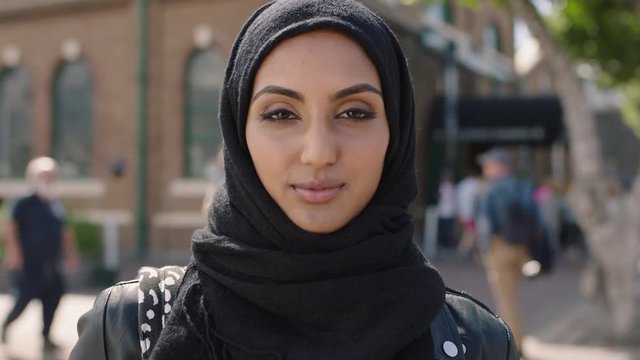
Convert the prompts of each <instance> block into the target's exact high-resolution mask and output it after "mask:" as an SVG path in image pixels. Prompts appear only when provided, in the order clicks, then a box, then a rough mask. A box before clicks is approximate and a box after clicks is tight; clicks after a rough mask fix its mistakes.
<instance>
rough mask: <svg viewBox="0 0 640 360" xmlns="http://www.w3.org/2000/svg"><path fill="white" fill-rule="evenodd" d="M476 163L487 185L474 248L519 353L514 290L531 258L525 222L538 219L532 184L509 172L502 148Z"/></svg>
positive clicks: (517, 289) (519, 326)
mask: <svg viewBox="0 0 640 360" xmlns="http://www.w3.org/2000/svg"><path fill="white" fill-rule="evenodd" d="M479 162H480V165H481V166H482V172H483V175H484V177H485V178H486V180H487V187H486V190H485V191H484V193H483V195H482V197H481V200H480V206H479V211H478V240H477V241H478V247H479V249H480V250H481V252H482V253H483V262H484V265H485V268H486V271H487V277H488V280H489V284H490V286H491V291H492V294H493V297H494V299H495V302H496V307H497V310H498V314H499V315H501V316H502V318H503V319H504V320H505V321H506V322H507V324H509V326H510V327H511V329H512V330H513V334H514V336H515V339H516V343H517V344H518V347H519V348H520V349H522V338H523V336H524V334H523V327H522V321H521V315H520V305H519V302H520V299H519V292H520V287H521V284H522V280H523V278H524V276H523V273H522V267H523V265H524V264H525V263H526V262H527V261H528V260H529V258H530V256H529V249H528V244H527V240H526V237H527V236H529V235H530V234H531V232H532V231H533V230H531V229H530V226H531V224H528V223H527V222H526V221H527V220H526V219H528V218H535V221H536V222H538V221H539V214H538V210H537V207H536V203H535V200H534V197H533V186H532V185H531V184H530V183H529V182H528V181H525V180H522V179H519V178H517V177H516V176H514V175H513V174H512V172H511V169H512V165H513V160H512V157H511V154H509V152H508V151H507V150H506V149H503V148H493V149H491V150H489V151H488V152H486V153H484V154H482V155H481V156H480V158H479ZM529 214H532V215H533V216H529V217H528V216H527V215H529ZM518 236H520V237H522V238H518Z"/></svg>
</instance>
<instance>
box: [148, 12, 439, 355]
mask: <svg viewBox="0 0 640 360" xmlns="http://www.w3.org/2000/svg"><path fill="white" fill-rule="evenodd" d="M315 29H333V30H337V31H340V32H342V33H343V34H345V35H347V36H349V37H350V38H352V39H354V40H355V41H356V42H357V43H359V44H360V45H361V47H362V48H363V49H364V51H365V52H366V53H367V55H368V56H369V58H370V59H371V61H372V62H373V64H374V65H375V66H376V68H377V70H378V74H379V76H380V80H381V83H382V91H383V96H384V102H385V108H386V112H387V119H388V122H389V129H390V141H389V147H388V150H387V154H386V158H385V164H384V169H383V174H382V178H381V181H380V184H379V186H378V189H377V191H376V193H375V195H374V197H373V199H372V200H371V201H370V203H369V204H368V206H367V207H366V208H365V209H364V210H363V211H362V213H361V214H359V215H358V216H357V217H356V218H354V219H353V220H352V221H351V222H350V223H348V224H347V225H346V226H345V227H344V228H342V229H340V230H338V231H336V232H334V233H331V234H314V233H309V232H307V231H304V230H302V229H300V228H299V227H298V226H296V225H295V224H294V223H293V222H292V221H291V220H290V219H289V218H288V217H287V216H286V215H285V214H284V212H283V211H282V210H281V209H280V208H279V207H278V206H277V204H276V203H275V202H274V201H273V200H272V199H271V197H270V196H269V194H268V193H267V191H266V190H265V188H264V187H263V185H262V184H261V182H260V180H259V178H258V176H257V174H256V171H255V168H254V166H253V162H252V160H251V157H250V154H249V150H248V147H247V142H246V137H245V126H246V118H247V114H248V109H249V103H250V99H251V97H252V90H253V80H254V78H255V75H256V73H257V70H258V68H259V66H260V64H261V62H262V61H263V60H264V58H265V57H266V56H267V54H269V52H270V51H272V50H273V49H274V48H275V47H276V46H277V45H278V44H279V43H281V42H282V41H284V40H285V39H288V38H291V37H294V36H296V35H299V34H302V33H305V32H309V31H313V30H315ZM220 125H221V128H222V133H223V138H224V143H225V149H224V150H225V152H224V155H225V172H226V184H225V185H224V186H223V187H222V188H221V189H220V190H219V191H218V193H217V194H216V197H215V199H214V202H213V205H212V206H211V208H210V213H209V226H208V227H206V228H205V229H202V230H199V231H196V233H195V234H194V236H193V240H192V250H193V257H194V264H195V269H196V270H195V271H192V275H191V276H192V278H193V277H197V278H198V281H193V280H189V281H191V282H189V281H187V283H189V284H195V285H193V286H189V285H188V289H187V290H186V291H182V296H181V298H179V299H178V301H182V303H183V307H184V308H186V309H182V311H186V312H187V313H188V312H189V311H191V315H190V316H188V314H187V315H185V314H183V313H180V311H178V312H179V313H180V314H178V315H176V316H175V317H174V318H173V322H174V323H176V322H178V320H176V319H182V320H184V321H186V320H185V319H187V320H188V319H192V318H194V317H198V318H199V319H198V320H199V321H200V323H203V324H204V325H203V326H204V327H206V334H205V335H203V332H202V331H200V332H199V334H195V335H198V337H199V338H200V339H201V340H202V341H205V342H207V343H208V345H207V346H208V349H209V350H208V351H210V352H212V353H213V354H211V355H209V356H210V357H216V356H222V358H229V359H262V358H265V359H270V358H274V359H277V358H282V359H305V360H313V359H323V360H324V359H349V360H354V359H367V360H372V359H414V358H415V359H421V360H422V359H431V358H432V357H433V349H432V344H431V336H430V332H429V326H430V323H431V320H432V319H433V318H434V317H435V315H436V314H437V312H438V311H439V310H440V308H441V306H442V304H443V303H444V285H443V282H442V279H441V278H440V276H439V275H438V273H437V272H436V271H435V270H434V269H432V268H431V267H430V266H429V265H428V264H427V262H426V260H425V259H424V258H423V256H422V254H421V253H420V252H419V251H418V249H417V248H416V247H415V245H414V244H413V242H412V236H413V226H412V223H411V218H410V216H409V214H408V206H409V204H410V202H411V201H413V199H414V198H415V196H416V192H417V184H416V176H415V164H414V161H415V130H414V103H413V89H412V85H411V81H410V76H409V72H408V69H407V64H406V60H405V58H404V54H403V53H402V50H401V49H400V45H399V44H398V41H397V40H396V38H395V37H394V35H393V34H392V32H391V31H390V30H389V28H388V27H387V25H386V24H385V23H384V22H383V21H382V20H381V19H380V18H379V17H378V16H376V15H375V14H373V13H372V12H371V11H370V10H368V9H367V8H366V7H364V6H363V5H362V4H360V3H358V2H356V1H352V0H278V1H274V2H271V3H269V4H267V5H265V6H263V7H262V8H261V9H259V10H258V11H256V13H255V14H254V15H253V16H252V17H251V18H250V19H249V20H248V21H247V23H246V24H245V25H244V27H243V29H242V30H241V32H240V34H239V37H238V38H237V40H236V42H235V45H234V48H233V52H232V53H231V58H230V60H229V65H228V67H227V71H226V76H225V82H224V87H223V89H222V94H221V99H220ZM188 293H190V294H192V297H194V296H195V297H198V296H199V297H200V299H201V300H200V301H194V300H193V298H189V295H188ZM185 294H187V295H185ZM189 304H191V305H189ZM190 306H191V307H194V306H200V307H201V308H200V309H199V312H194V311H193V309H191V310H189V307H190ZM174 312H175V310H174ZM194 314H199V315H194ZM196 322H197V321H196ZM189 323H190V324H192V323H194V321H192V320H189ZM175 331H176V332H179V329H177V328H175ZM165 332H166V331H165ZM163 333H164V332H163ZM160 342H161V343H163V344H162V345H161V346H159V349H157V350H158V352H159V353H160V352H163V351H164V352H166V353H167V354H168V353H169V352H168V351H169V349H172V350H173V351H174V352H175V351H178V350H176V349H179V347H178V346H167V345H170V344H169V338H168V337H166V336H165V339H164V341H163V339H162V338H161V341H160ZM159 344H160V343H159ZM163 349H164V350H163ZM154 353H155V351H154ZM182 355H184V353H183V354H182ZM154 356H155V354H154ZM152 358H158V359H159V358H162V356H156V357H152Z"/></svg>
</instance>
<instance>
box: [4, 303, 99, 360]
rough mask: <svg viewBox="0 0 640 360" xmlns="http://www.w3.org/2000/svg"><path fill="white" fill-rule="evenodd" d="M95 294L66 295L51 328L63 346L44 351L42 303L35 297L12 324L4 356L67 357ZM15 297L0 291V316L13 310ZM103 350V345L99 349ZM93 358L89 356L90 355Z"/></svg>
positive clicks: (15, 359) (26, 359)
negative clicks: (55, 349) (0, 293)
mask: <svg viewBox="0 0 640 360" xmlns="http://www.w3.org/2000/svg"><path fill="white" fill-rule="evenodd" d="M94 298H95V294H89V295H80V294H67V295H65V296H64V297H63V298H62V301H61V302H60V307H58V310H57V312H56V315H55V316H56V317H55V319H54V321H53V325H52V328H51V339H52V340H53V341H54V342H55V343H56V344H58V345H60V349H59V350H58V351H55V352H44V351H43V347H42V336H41V331H42V306H41V305H40V302H38V301H32V302H31V303H30V304H29V306H28V307H27V308H26V309H25V312H24V313H23V314H22V315H21V316H20V317H19V318H18V319H17V320H16V321H15V322H14V323H13V324H11V326H10V327H9V330H8V331H7V338H8V341H7V344H5V345H2V346H0V359H1V360H40V359H42V360H63V359H64V360H66V359H68V358H69V353H70V352H71V348H72V347H73V345H74V344H75V343H76V341H77V339H78V334H77V331H76V324H77V322H78V318H79V317H80V316H81V315H82V314H83V313H84V312H86V311H87V310H89V309H90V308H91V306H92V305H93V300H94ZM12 305H13V299H12V298H11V297H10V296H8V295H5V294H2V295H0V319H4V318H5V316H6V315H7V313H8V312H9V311H10V310H11V306H12ZM96 351H99V349H96ZM87 360H89V359H87Z"/></svg>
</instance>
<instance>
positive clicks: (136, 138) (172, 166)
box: [0, 0, 516, 252]
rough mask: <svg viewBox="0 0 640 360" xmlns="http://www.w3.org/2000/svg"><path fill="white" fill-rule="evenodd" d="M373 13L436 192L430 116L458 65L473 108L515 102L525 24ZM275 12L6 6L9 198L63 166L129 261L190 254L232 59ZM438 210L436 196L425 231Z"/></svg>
mask: <svg viewBox="0 0 640 360" xmlns="http://www.w3.org/2000/svg"><path fill="white" fill-rule="evenodd" d="M363 2H365V3H366V4H367V5H369V6H370V7H371V8H372V9H374V10H375V11H377V12H378V13H380V14H381V15H382V16H383V17H385V18H386V19H387V20H388V21H389V23H390V24H391V25H392V27H393V28H394V30H395V31H396V33H397V35H398V37H399V38H400V40H401V42H402V43H403V46H404V48H405V50H406V53H407V56H408V58H409V63H410V66H411V69H412V72H413V75H414V83H415V86H416V99H417V119H418V128H419V133H418V167H419V169H420V171H419V173H420V183H421V185H424V184H426V183H427V181H428V180H427V176H428V174H426V168H427V164H428V161H429V160H428V158H429V137H428V136H427V135H426V132H427V129H428V125H429V121H430V115H429V114H430V108H431V106H432V104H433V103H434V99H435V98H437V97H438V96H439V95H442V94H443V93H444V91H445V87H446V83H445V81H444V72H445V68H446V67H447V61H452V63H450V64H453V67H454V68H455V69H456V71H457V72H458V76H457V78H458V80H457V81H456V83H457V88H458V93H459V94H460V96H487V95H496V96H498V95H499V96H502V95H508V94H512V93H513V92H514V91H515V89H516V87H515V77H514V71H513V62H512V58H513V51H514V50H513V21H512V18H511V16H510V15H509V14H508V12H506V11H505V10H503V9H501V8H497V7H494V6H492V5H490V4H489V3H490V2H489V1H487V2H486V4H483V5H481V6H479V7H478V8H476V9H474V10H471V9H469V8H465V7H463V6H462V5H461V4H460V1H451V2H444V3H437V4H435V3H434V4H432V5H429V6H426V5H420V4H411V1H400V0H363ZM263 3H265V1H263V0H138V1H135V0H4V1H2V2H0V52H1V54H0V55H1V59H0V60H1V61H0V198H10V197H13V196H15V195H17V194H19V193H20V192H21V191H24V187H25V184H24V183H23V182H22V180H21V178H22V176H23V173H24V166H25V164H26V162H27V161H28V159H29V158H31V157H34V156H40V155H50V156H53V157H55V158H56V159H57V160H58V161H59V162H60V163H61V175H62V181H61V186H60V192H61V196H62V198H63V200H65V202H67V204H68V206H69V208H70V209H71V212H72V214H73V216H76V217H80V218H86V219H89V220H91V221H95V222H98V223H100V224H103V225H105V226H106V227H108V228H109V229H111V230H110V231H111V232H110V233H111V234H113V233H114V232H113V230H114V229H117V234H118V236H117V237H118V238H119V239H120V240H119V241H120V244H121V249H122V251H124V252H133V251H134V250H135V249H139V250H141V251H143V252H144V251H147V249H171V248H188V247H189V239H190V235H191V233H192V232H193V229H195V228H197V227H199V226H202V225H203V224H204V223H205V219H204V217H203V215H202V214H201V212H200V204H201V201H202V196H203V194H204V192H205V188H206V186H207V179H206V174H207V169H208V168H209V167H210V166H211V163H212V162H213V161H214V159H215V156H216V151H217V148H218V147H219V139H220V135H219V131H218V129H217V121H216V112H217V97H218V94H219V85H220V83H221V81H222V76H223V71H224V67H225V62H226V58H227V56H228V54H229V52H230V48H231V46H232V44H233V41H234V39H235V36H236V34H237V32H238V30H239V29H240V26H241V25H242V23H243V22H244V20H245V19H246V18H247V17H248V15H249V14H250V13H251V12H252V11H253V10H254V9H256V8H257V7H258V6H260V5H261V4H263ZM451 44H453V45H455V52H454V53H450V52H449V51H450V50H448V49H451V46H450V45H451ZM447 59H448V60H447ZM425 201H426V197H425V195H424V193H423V194H422V195H421V197H420V199H419V200H418V201H417V203H416V204H417V206H416V208H417V209H419V210H417V211H416V214H417V215H418V222H420V219H419V216H420V214H421V213H422V210H421V206H422V205H423V204H424V203H425Z"/></svg>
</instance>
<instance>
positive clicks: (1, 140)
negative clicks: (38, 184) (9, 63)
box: [0, 67, 31, 178]
mask: <svg viewBox="0 0 640 360" xmlns="http://www.w3.org/2000/svg"><path fill="white" fill-rule="evenodd" d="M30 123H31V80H30V78H29V74H28V73H27V71H26V70H24V69H23V68H19V67H18V68H13V69H6V70H4V71H2V72H0V178H18V177H22V176H24V171H25V168H26V166H27V162H29V158H30V157H31V124H30Z"/></svg>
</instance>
